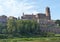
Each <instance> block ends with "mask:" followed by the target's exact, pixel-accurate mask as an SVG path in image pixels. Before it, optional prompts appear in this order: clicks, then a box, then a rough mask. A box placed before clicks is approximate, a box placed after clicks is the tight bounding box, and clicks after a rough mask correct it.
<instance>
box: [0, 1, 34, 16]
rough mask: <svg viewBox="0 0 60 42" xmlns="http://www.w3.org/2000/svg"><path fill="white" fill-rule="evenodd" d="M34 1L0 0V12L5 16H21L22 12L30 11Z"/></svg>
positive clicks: (32, 8)
mask: <svg viewBox="0 0 60 42" xmlns="http://www.w3.org/2000/svg"><path fill="white" fill-rule="evenodd" d="M34 4H35V2H34V1H32V2H29V1H28V0H0V14H1V15H3V14H4V15H7V16H16V17H17V16H21V15H22V13H23V12H25V13H32V12H33V11H34V10H35V9H34V8H35V5H34Z"/></svg>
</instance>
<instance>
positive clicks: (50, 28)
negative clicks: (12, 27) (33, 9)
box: [21, 7, 60, 33]
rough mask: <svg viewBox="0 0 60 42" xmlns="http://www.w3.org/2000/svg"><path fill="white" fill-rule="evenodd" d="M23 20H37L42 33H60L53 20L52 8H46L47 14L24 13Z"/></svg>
mask: <svg viewBox="0 0 60 42" xmlns="http://www.w3.org/2000/svg"><path fill="white" fill-rule="evenodd" d="M21 19H22V20H35V21H37V23H39V24H40V29H41V31H42V32H54V33H60V32H59V30H60V29H58V28H59V27H57V25H56V24H55V22H54V21H52V20H51V15H50V8H49V7H46V11H45V13H37V14H36V15H33V14H32V15H26V14H24V13H23V16H22V17H21Z"/></svg>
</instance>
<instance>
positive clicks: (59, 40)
mask: <svg viewBox="0 0 60 42" xmlns="http://www.w3.org/2000/svg"><path fill="white" fill-rule="evenodd" d="M0 42H60V37H46V38H45V37H41V38H14V39H0Z"/></svg>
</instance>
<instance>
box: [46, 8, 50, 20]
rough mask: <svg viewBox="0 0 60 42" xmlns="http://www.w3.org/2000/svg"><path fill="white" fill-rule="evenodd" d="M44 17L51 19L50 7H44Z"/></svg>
mask: <svg viewBox="0 0 60 42" xmlns="http://www.w3.org/2000/svg"><path fill="white" fill-rule="evenodd" d="M46 17H47V19H48V20H51V16H50V8H49V7H46Z"/></svg>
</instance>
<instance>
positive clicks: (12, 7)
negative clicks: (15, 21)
mask: <svg viewBox="0 0 60 42" xmlns="http://www.w3.org/2000/svg"><path fill="white" fill-rule="evenodd" d="M47 6H48V7H50V11H51V18H52V19H54V20H55V19H60V0H0V15H7V16H15V17H18V16H19V17H21V16H22V13H23V12H24V13H25V14H28V13H29V14H32V13H34V14H36V13H45V8H46V7H47Z"/></svg>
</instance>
